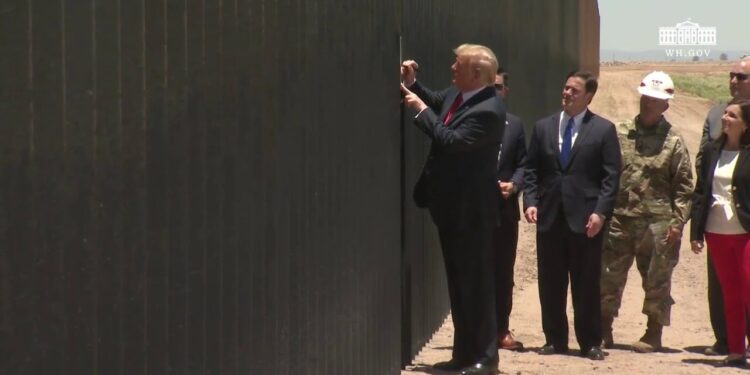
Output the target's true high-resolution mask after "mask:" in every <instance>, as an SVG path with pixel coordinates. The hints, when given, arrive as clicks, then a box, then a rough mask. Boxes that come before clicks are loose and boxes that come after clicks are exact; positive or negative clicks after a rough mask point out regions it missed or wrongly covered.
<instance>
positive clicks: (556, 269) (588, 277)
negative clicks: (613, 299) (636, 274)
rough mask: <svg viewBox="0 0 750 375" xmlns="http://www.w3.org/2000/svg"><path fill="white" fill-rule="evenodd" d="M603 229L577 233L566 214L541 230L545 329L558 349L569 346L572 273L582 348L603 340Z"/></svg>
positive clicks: (539, 254)
mask: <svg viewBox="0 0 750 375" xmlns="http://www.w3.org/2000/svg"><path fill="white" fill-rule="evenodd" d="M603 232H604V229H602V231H601V232H599V234H597V235H596V237H594V238H588V237H586V234H584V233H575V232H573V231H571V230H570V227H568V224H567V222H566V220H565V218H564V217H563V216H562V214H561V215H559V216H558V217H557V218H556V220H555V223H554V224H553V225H552V227H551V228H550V230H549V231H546V232H537V267H538V272H539V300H540V302H541V305H542V329H543V330H544V336H545V338H546V340H547V344H552V345H554V346H555V347H556V348H558V349H561V348H567V347H568V316H567V314H566V305H567V294H568V276H570V289H571V293H572V295H573V311H574V313H575V317H574V325H575V333H576V339H577V340H578V344H579V345H580V347H581V351H586V350H588V349H589V348H591V347H592V346H599V345H600V344H601V342H602V330H601V309H600V307H599V305H600V303H599V278H600V274H601V262H602V239H603Z"/></svg>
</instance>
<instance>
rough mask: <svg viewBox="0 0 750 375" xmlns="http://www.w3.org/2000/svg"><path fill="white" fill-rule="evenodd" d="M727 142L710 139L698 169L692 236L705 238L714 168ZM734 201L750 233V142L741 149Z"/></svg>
mask: <svg viewBox="0 0 750 375" xmlns="http://www.w3.org/2000/svg"><path fill="white" fill-rule="evenodd" d="M723 146H724V145H723V144H722V143H721V141H720V140H717V141H714V142H710V143H707V144H706V145H705V146H704V148H703V150H701V151H702V153H703V161H702V163H701V169H700V171H699V173H698V182H697V183H696V184H695V191H694V192H693V209H692V211H691V223H690V240H691V241H696V240H697V241H703V235H704V233H705V231H706V221H707V220H708V213H709V211H710V210H711V204H712V203H713V201H714V197H713V192H712V190H713V189H712V186H713V183H714V170H715V169H716V163H718V161H719V156H720V155H721V148H722V147H723ZM732 201H733V202H734V204H735V206H734V208H735V210H736V211H737V219H738V220H739V221H740V224H741V225H742V227H743V228H745V231H746V232H748V233H750V146H745V147H742V148H741V149H740V155H739V156H738V159H737V165H735V167H734V173H733V174H732Z"/></svg>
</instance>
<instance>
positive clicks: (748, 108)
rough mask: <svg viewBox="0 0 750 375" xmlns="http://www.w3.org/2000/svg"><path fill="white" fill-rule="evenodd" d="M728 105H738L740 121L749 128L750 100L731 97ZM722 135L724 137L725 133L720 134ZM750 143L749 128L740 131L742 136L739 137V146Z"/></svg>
mask: <svg viewBox="0 0 750 375" xmlns="http://www.w3.org/2000/svg"><path fill="white" fill-rule="evenodd" d="M730 105H736V106H738V107H740V116H741V117H742V122H744V123H745V126H746V127H747V128H750V100H747V99H733V100H732V101H731V102H729V104H727V106H730ZM722 136H723V137H726V134H722ZM748 145H750V130H745V132H744V133H742V137H740V146H748Z"/></svg>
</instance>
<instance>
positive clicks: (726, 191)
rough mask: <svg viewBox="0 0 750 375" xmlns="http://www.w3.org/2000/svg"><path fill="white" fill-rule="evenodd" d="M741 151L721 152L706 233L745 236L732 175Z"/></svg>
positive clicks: (712, 190) (715, 174)
mask: <svg viewBox="0 0 750 375" xmlns="http://www.w3.org/2000/svg"><path fill="white" fill-rule="evenodd" d="M739 154H740V152H739V151H726V150H722V151H721V156H719V161H718V162H717V163H716V169H714V180H713V184H712V185H711V194H712V196H713V198H714V199H713V203H712V204H711V210H710V211H709V212H708V221H706V232H710V233H716V234H743V233H746V232H745V228H743V227H742V224H740V221H739V219H737V210H736V209H735V208H734V203H733V201H734V199H733V198H732V175H733V174H734V167H735V166H736V165H737V157H738V156H739Z"/></svg>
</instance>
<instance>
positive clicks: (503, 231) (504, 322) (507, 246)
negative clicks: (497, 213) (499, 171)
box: [495, 219, 518, 334]
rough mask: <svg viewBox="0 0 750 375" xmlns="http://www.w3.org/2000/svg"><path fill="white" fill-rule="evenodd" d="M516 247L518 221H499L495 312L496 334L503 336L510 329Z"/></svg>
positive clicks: (496, 231)
mask: <svg viewBox="0 0 750 375" xmlns="http://www.w3.org/2000/svg"><path fill="white" fill-rule="evenodd" d="M517 245H518V221H516V220H513V219H503V220H501V223H500V225H499V226H497V227H495V305H496V306H495V311H496V319H497V333H498V334H504V333H506V332H508V330H509V329H510V328H509V327H510V311H511V309H512V308H513V286H514V285H515V284H514V283H513V267H514V265H515V264H516V247H517Z"/></svg>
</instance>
